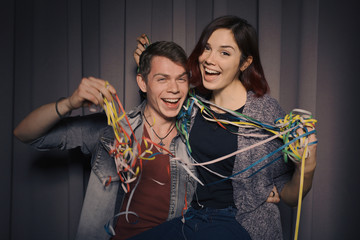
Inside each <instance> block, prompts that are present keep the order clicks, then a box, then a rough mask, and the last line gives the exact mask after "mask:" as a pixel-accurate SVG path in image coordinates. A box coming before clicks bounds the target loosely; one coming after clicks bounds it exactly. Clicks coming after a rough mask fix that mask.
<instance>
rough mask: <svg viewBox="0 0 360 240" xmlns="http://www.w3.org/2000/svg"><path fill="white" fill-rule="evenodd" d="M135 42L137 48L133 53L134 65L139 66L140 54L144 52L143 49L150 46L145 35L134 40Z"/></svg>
mask: <svg viewBox="0 0 360 240" xmlns="http://www.w3.org/2000/svg"><path fill="white" fill-rule="evenodd" d="M136 41H137V46H136V49H135V51H134V59H135V62H136V65H137V66H139V61H140V56H141V54H142V52H143V51H144V50H145V48H146V47H147V46H149V45H150V40H149V38H148V37H147V36H146V34H142V35H141V36H140V37H138V38H137V39H136Z"/></svg>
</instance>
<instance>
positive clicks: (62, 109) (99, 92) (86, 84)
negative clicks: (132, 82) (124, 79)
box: [14, 77, 116, 142]
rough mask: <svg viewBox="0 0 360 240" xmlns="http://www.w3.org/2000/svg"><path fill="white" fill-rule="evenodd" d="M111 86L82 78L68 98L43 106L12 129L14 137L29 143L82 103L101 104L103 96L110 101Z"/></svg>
mask: <svg viewBox="0 0 360 240" xmlns="http://www.w3.org/2000/svg"><path fill="white" fill-rule="evenodd" d="M115 93H116V90H115V88H114V87H113V86H111V85H108V87H106V85H105V81H104V80H102V79H97V78H93V77H89V78H83V79H82V80H81V83H80V85H79V86H78V88H77V89H76V90H75V92H74V93H73V94H72V95H71V96H70V97H68V98H64V99H62V100H60V101H58V102H57V110H58V113H57V111H56V103H49V104H45V105H43V106H41V107H39V108H37V109H35V110H34V111H32V112H31V113H30V114H29V115H28V116H26V117H25V118H24V119H23V120H22V121H21V122H20V124H19V125H18V126H17V127H16V128H15V129H14V135H15V136H16V137H17V138H18V139H19V140H20V141H22V142H31V141H33V140H35V139H37V138H39V137H41V136H43V135H44V134H45V133H46V132H48V131H49V129H51V128H52V127H53V126H54V125H55V124H56V123H57V122H58V121H59V120H60V119H61V118H60V116H59V114H60V115H61V116H64V115H66V114H67V113H69V112H70V111H72V110H74V109H77V108H80V107H81V106H83V104H84V103H92V104H95V105H102V104H103V96H105V97H106V98H107V99H108V100H111V94H115Z"/></svg>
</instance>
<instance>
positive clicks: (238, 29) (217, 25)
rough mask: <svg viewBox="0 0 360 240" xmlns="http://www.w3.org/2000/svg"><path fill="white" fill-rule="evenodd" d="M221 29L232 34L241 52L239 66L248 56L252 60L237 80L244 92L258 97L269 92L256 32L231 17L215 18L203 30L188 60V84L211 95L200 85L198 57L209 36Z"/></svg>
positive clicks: (239, 20) (246, 24)
mask: <svg viewBox="0 0 360 240" xmlns="http://www.w3.org/2000/svg"><path fill="white" fill-rule="evenodd" d="M221 28H225V29H229V30H231V31H232V33H233V34H234V39H235V41H236V43H237V45H238V47H239V49H240V51H241V59H240V66H241V65H242V64H243V62H244V61H245V60H246V59H247V58H248V57H249V56H252V58H253V61H252V63H251V64H250V66H249V67H247V68H246V69H245V70H244V71H243V72H242V73H240V75H239V80H240V81H241V82H242V84H243V85H244V87H245V88H246V90H247V91H253V92H254V93H255V94H256V96H258V97H260V96H263V95H264V94H265V93H267V92H269V90H270V89H269V85H268V83H267V81H266V79H265V76H264V71H263V68H262V66H261V62H260V55H259V47H258V40H257V33H256V30H255V29H254V27H253V26H251V25H250V24H249V23H248V22H247V21H246V20H244V19H241V18H239V17H236V16H231V15H228V16H223V17H219V18H216V19H215V20H213V21H212V22H210V23H209V24H208V25H207V26H206V27H205V29H204V30H203V32H202V34H201V36H200V39H199V41H198V43H197V44H196V46H195V48H194V50H193V52H192V53H191V55H190V57H189V59H188V69H189V70H190V71H191V78H190V84H192V85H193V86H195V87H196V89H197V90H198V91H199V92H200V93H203V94H206V95H208V94H209V93H211V92H210V91H209V90H207V89H205V88H204V86H203V84H202V77H201V73H200V69H199V56H200V55H201V54H202V53H203V52H204V49H205V46H206V44H207V42H208V40H209V38H210V36H211V34H212V33H213V32H214V31H215V30H217V29H221Z"/></svg>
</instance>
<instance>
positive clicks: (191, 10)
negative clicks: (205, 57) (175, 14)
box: [185, 0, 198, 56]
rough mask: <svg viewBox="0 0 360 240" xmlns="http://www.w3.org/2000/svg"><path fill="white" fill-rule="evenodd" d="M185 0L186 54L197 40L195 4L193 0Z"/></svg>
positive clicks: (189, 52)
mask: <svg viewBox="0 0 360 240" xmlns="http://www.w3.org/2000/svg"><path fill="white" fill-rule="evenodd" d="M185 1H186V46H185V51H186V53H187V54H188V56H189V55H190V54H191V51H192V50H193V49H194V47H195V44H196V41H197V40H198V38H197V35H196V25H195V22H196V4H195V1H192V0H185Z"/></svg>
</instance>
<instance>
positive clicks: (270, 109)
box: [244, 91, 285, 122]
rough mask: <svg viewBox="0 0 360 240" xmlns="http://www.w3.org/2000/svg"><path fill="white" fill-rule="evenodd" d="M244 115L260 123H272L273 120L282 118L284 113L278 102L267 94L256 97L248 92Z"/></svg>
mask: <svg viewBox="0 0 360 240" xmlns="http://www.w3.org/2000/svg"><path fill="white" fill-rule="evenodd" d="M244 114H245V115H249V116H251V117H254V118H256V119H258V120H261V121H266V122H273V121H274V120H275V119H277V118H280V117H283V116H284V115H285V112H284V110H283V109H282V108H281V106H280V104H279V102H278V101H277V100H276V99H275V98H273V97H272V96H270V95H269V94H265V95H263V96H261V97H257V96H256V95H255V93H253V92H251V91H250V92H248V96H247V101H246V104H245V107H244Z"/></svg>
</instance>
